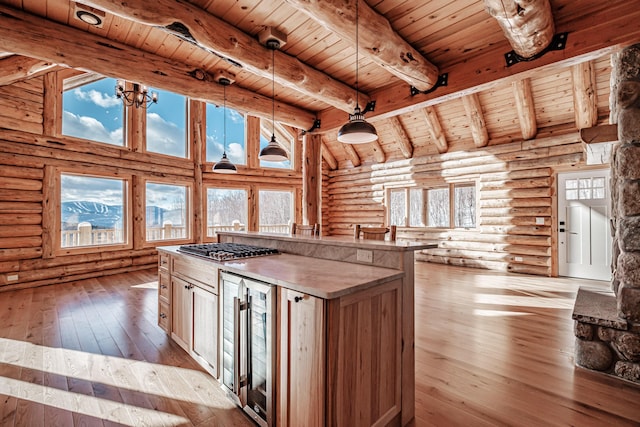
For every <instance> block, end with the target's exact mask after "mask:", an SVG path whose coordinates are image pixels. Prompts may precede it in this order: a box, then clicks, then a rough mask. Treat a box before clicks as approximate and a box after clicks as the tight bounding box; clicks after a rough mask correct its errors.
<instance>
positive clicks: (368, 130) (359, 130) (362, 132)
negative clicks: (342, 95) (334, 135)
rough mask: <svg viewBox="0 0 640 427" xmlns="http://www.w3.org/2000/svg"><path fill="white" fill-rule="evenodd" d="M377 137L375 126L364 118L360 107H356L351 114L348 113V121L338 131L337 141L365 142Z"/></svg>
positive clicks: (349, 142)
mask: <svg viewBox="0 0 640 427" xmlns="http://www.w3.org/2000/svg"><path fill="white" fill-rule="evenodd" d="M377 139H378V132H376V128H375V127H374V126H373V125H372V124H371V123H369V122H367V121H366V120H365V119H364V114H362V113H361V112H360V107H356V108H355V110H354V112H353V114H349V122H347V123H345V124H344V125H342V127H341V128H340V130H339V131H338V141H340V142H342V143H344V144H366V143H368V142H373V141H375V140H377Z"/></svg>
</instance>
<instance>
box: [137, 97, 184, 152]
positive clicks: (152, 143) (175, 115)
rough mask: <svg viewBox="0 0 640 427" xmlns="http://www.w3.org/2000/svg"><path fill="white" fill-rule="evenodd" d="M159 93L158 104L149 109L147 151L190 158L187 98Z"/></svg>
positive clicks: (150, 106) (151, 105)
mask: <svg viewBox="0 0 640 427" xmlns="http://www.w3.org/2000/svg"><path fill="white" fill-rule="evenodd" d="M149 92H150V93H151V92H157V93H158V103H157V104H150V105H149V107H148V109H147V151H151V152H154V153H159V154H166V155H168V156H175V157H182V158H186V157H188V155H189V153H188V151H187V131H186V129H187V126H186V122H187V98H186V97H184V96H182V95H178V94H175V93H172V92H167V91H164V90H158V89H151V88H149Z"/></svg>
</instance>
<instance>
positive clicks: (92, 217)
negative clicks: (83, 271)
mask: <svg viewBox="0 0 640 427" xmlns="http://www.w3.org/2000/svg"><path fill="white" fill-rule="evenodd" d="M127 190H128V181H127V180H125V179H117V178H105V177H98V176H87V175H74V174H61V175H60V247H62V248H72V247H86V246H106V245H123V244H126V243H127V241H128V235H127V220H126V219H127V217H128V215H127V210H128V207H127Z"/></svg>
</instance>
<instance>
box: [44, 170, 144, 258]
mask: <svg viewBox="0 0 640 427" xmlns="http://www.w3.org/2000/svg"><path fill="white" fill-rule="evenodd" d="M45 174H46V175H48V176H49V178H47V179H46V181H50V180H51V181H53V186H52V187H51V191H53V192H54V194H53V198H52V200H53V204H54V206H52V208H53V209H49V213H48V214H43V226H44V228H45V230H46V229H49V230H53V234H51V232H50V233H49V235H48V236H44V238H43V252H44V253H45V254H44V257H45V258H52V257H56V256H68V255H79V254H86V253H96V252H112V251H120V250H130V249H133V246H134V244H133V241H134V236H133V192H134V189H133V175H132V174H121V173H115V172H113V173H97V172H95V170H94V169H91V170H89V169H86V168H83V167H74V168H70V167H48V168H47V171H46V172H45ZM63 175H74V176H85V177H88V178H103V179H117V180H122V181H123V182H124V183H125V184H126V185H125V188H124V191H125V194H124V197H123V201H124V202H125V203H126V206H125V207H123V215H122V216H123V227H122V230H123V232H124V237H125V238H124V242H123V243H117V244H107V245H92V246H74V247H65V248H63V247H62V230H61V226H62V176H63ZM45 210H46V209H45ZM51 211H53V213H52V212H51Z"/></svg>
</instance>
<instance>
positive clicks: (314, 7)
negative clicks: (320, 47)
mask: <svg viewBox="0 0 640 427" xmlns="http://www.w3.org/2000/svg"><path fill="white" fill-rule="evenodd" d="M356 1H360V3H359V4H358V20H359V22H361V23H362V25H358V35H359V37H358V46H359V50H360V52H361V54H362V55H366V57H367V58H369V59H370V60H371V61H373V62H374V63H376V64H378V65H379V66H381V67H382V68H384V69H385V70H387V71H388V72H390V73H391V74H393V75H395V76H396V77H398V78H399V79H401V80H403V81H405V82H406V83H408V84H409V85H411V86H414V87H416V88H417V89H420V90H429V89H431V88H432V87H433V86H434V85H435V84H436V82H437V81H438V67H436V66H435V65H433V64H432V63H430V62H429V61H428V60H427V59H426V58H424V56H423V55H422V54H421V53H420V52H418V51H417V50H415V49H414V48H413V47H412V46H411V45H410V44H409V43H407V42H406V41H405V40H404V39H403V38H402V37H401V36H400V35H399V34H398V33H397V32H396V31H395V30H394V29H393V28H392V27H391V24H390V23H389V20H387V18H385V17H384V16H382V15H380V14H379V13H378V12H376V11H375V10H373V9H372V8H371V7H369V6H368V5H367V3H366V2H364V1H362V0H355V1H354V0H323V1H310V0H286V2H287V3H289V4H290V5H292V6H294V7H295V8H296V9H298V10H300V11H301V12H304V13H306V14H307V15H308V16H310V17H311V18H312V19H314V20H316V21H318V22H319V23H320V24H322V25H323V26H324V27H325V28H327V29H328V30H330V31H332V32H334V33H336V34H337V35H338V36H339V37H340V38H341V39H343V40H345V41H349V42H350V43H351V44H353V45H354V46H355V44H356V28H355V24H356Z"/></svg>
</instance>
